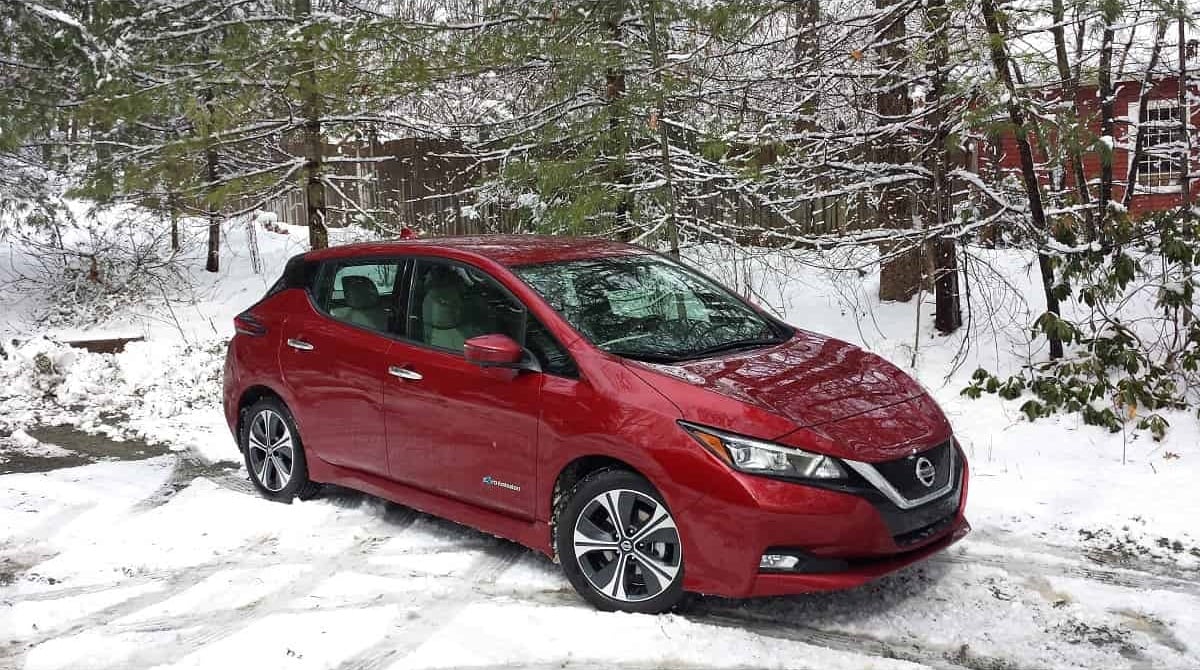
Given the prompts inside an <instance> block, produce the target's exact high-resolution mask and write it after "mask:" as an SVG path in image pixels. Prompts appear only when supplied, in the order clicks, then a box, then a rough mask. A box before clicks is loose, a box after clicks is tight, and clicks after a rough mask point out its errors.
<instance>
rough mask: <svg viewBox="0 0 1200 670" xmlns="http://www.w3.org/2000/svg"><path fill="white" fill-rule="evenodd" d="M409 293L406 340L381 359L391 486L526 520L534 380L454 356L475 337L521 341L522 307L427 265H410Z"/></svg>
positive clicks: (433, 263) (422, 261) (530, 497)
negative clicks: (385, 364)
mask: <svg viewBox="0 0 1200 670" xmlns="http://www.w3.org/2000/svg"><path fill="white" fill-rule="evenodd" d="M409 292H410V294H409V295H410V297H409V299H408V301H407V303H408V310H407V315H408V318H407V321H406V332H405V336H404V338H403V339H401V340H399V341H397V342H396V344H395V346H394V347H392V349H391V351H390V352H389V355H388V357H389V359H390V361H391V363H392V366H393V370H392V372H393V374H394V375H395V378H394V379H393V380H392V382H391V383H390V384H389V385H388V387H387V391H386V392H385V399H384V404H385V410H386V414H387V425H388V430H387V433H388V458H389V464H390V468H391V473H392V477H393V478H394V479H396V480H399V481H403V482H407V483H410V484H413V485H415V486H418V487H421V488H425V489H430V490H434V491H437V492H441V493H443V494H446V495H449V496H452V497H454V498H458V499H460V500H464V501H467V502H471V503H474V504H476V505H480V506H484V507H489V508H493V509H497V510H501V511H505V512H508V513H511V514H514V515H517V516H524V517H532V516H533V513H534V500H535V498H534V492H535V488H536V487H535V484H536V482H535V481H534V477H535V473H536V467H535V462H536V457H537V433H538V423H539V411H540V400H539V399H540V395H541V389H542V382H543V374H542V373H540V372H531V371H520V372H518V371H515V370H508V369H499V368H482V367H479V366H478V365H475V364H473V363H469V362H467V360H466V359H465V358H464V357H463V342H464V341H466V340H467V339H469V338H471V337H474V336H477V335H487V334H493V333H502V334H505V335H508V336H510V337H512V338H513V339H514V340H516V341H517V342H523V341H524V332H525V329H526V318H527V313H526V310H525V308H524V306H522V305H521V303H520V302H519V301H518V300H516V298H514V297H513V296H512V295H511V294H510V293H509V292H508V291H507V290H505V289H504V288H503V287H502V286H501V285H500V284H499V282H497V281H496V280H495V279H494V278H493V277H491V276H489V275H488V274H486V273H485V272H483V271H482V270H480V269H478V268H475V267H473V266H470V265H466V264H462V263H458V262H452V261H448V260H444V259H436V258H419V259H417V260H416V261H415V263H414V267H413V271H412V275H411V283H410V286H409Z"/></svg>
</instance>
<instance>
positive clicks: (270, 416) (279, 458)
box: [247, 409, 296, 493]
mask: <svg viewBox="0 0 1200 670" xmlns="http://www.w3.org/2000/svg"><path fill="white" fill-rule="evenodd" d="M247 448H248V455H249V459H248V460H249V464H250V468H251V469H252V470H253V471H254V476H255V477H256V478H257V479H258V482H259V483H260V484H262V486H263V488H265V489H266V490H268V491H271V492H272V493H276V492H279V491H282V490H283V488H284V487H285V486H287V485H288V482H289V481H291V479H292V467H293V466H294V465H295V457H296V451H295V446H294V441H293V440H292V432H291V431H290V430H288V426H287V423H286V422H285V421H284V420H283V417H282V416H280V415H279V414H278V413H277V412H275V411H274V410H270V409H264V410H262V411H260V412H259V413H258V414H255V415H254V419H253V420H252V421H251V422H250V444H249V446H248V447H247Z"/></svg>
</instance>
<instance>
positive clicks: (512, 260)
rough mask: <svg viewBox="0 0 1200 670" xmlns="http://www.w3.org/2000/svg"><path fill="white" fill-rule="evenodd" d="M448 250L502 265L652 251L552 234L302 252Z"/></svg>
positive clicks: (319, 255) (327, 255)
mask: <svg viewBox="0 0 1200 670" xmlns="http://www.w3.org/2000/svg"><path fill="white" fill-rule="evenodd" d="M445 251H449V252H451V253H453V252H459V253H460V254H461V253H464V252H465V253H467V254H471V255H475V256H479V257H482V258H487V259H490V260H492V261H495V262H497V263H500V264H501V265H508V266H517V265H534V264H538V263H553V262H558V261H570V260H582V259H586V258H608V257H612V256H630V255H638V254H648V253H651V252H650V251H649V250H647V249H645V248H644V247H639V246H637V245H633V244H625V243H623V242H613V241H611V240H604V239H600V238H596V237H566V236H555V235H471V236H457V237H427V238H422V239H409V240H394V241H385V242H362V243H358V244H347V245H343V246H336V247H329V248H327V249H320V250H317V251H312V252H309V253H308V254H305V258H307V259H310V260H316V261H320V260H326V259H334V258H346V257H352V256H360V255H361V256H380V255H387V254H422V253H424V254H431V255H443V254H442V253H439V252H445Z"/></svg>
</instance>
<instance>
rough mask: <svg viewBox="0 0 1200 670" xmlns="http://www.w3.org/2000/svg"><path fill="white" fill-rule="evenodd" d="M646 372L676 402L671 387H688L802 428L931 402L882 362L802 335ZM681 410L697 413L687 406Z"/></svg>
mask: <svg viewBox="0 0 1200 670" xmlns="http://www.w3.org/2000/svg"><path fill="white" fill-rule="evenodd" d="M641 365H642V366H644V367H646V368H649V369H651V370H653V371H655V372H656V373H658V374H656V375H646V376H644V378H645V379H646V381H647V382H649V383H650V384H651V385H652V386H654V387H655V388H657V389H658V390H659V391H660V392H663V393H664V394H666V395H667V396H668V397H672V396H674V395H675V394H674V393H672V388H671V387H673V386H675V384H676V383H677V381H683V382H686V383H687V384H689V385H691V386H694V387H701V388H703V389H706V390H709V391H712V392H715V393H718V394H720V395H723V396H726V397H728V398H730V399H733V400H737V401H740V402H743V403H748V404H750V405H753V406H755V407H757V408H760V409H762V410H765V411H767V412H770V413H772V414H775V415H777V416H779V417H782V418H785V419H787V420H789V422H790V423H791V424H792V425H793V426H794V427H796V428H806V427H810V426H819V425H822V424H827V423H830V422H834V421H840V420H842V419H846V418H848V417H852V416H856V415H859V414H865V413H867V412H873V411H876V410H880V409H883V408H886V407H890V406H893V405H898V404H900V403H904V402H907V401H909V400H913V399H914V398H919V397H921V396H924V395H925V391H924V389H923V388H922V387H921V385H920V384H918V383H917V382H915V381H913V379H912V378H911V377H909V376H908V375H907V374H905V373H904V372H903V371H901V370H900V369H899V368H897V367H896V366H894V365H892V364H891V363H888V362H887V361H885V360H884V359H882V358H880V357H879V356H876V355H875V354H872V353H870V352H868V351H864V350H863V349H861V348H859V347H856V346H854V345H852V344H849V343H847V342H843V341H841V340H837V339H834V338H831V337H826V336H823V335H818V334H816V333H810V332H807V331H803V330H797V331H796V333H795V335H794V336H793V337H792V338H791V339H789V340H788V341H787V342H784V343H782V344H779V345H777V346H773V347H769V348H765V349H757V350H754V351H748V352H743V353H737V354H732V355H729V356H725V357H721V358H708V359H703V360H697V361H687V362H683V363H676V364H671V365H658V364H641ZM677 404H678V402H677ZM686 404H690V403H683V405H686ZM681 409H683V410H684V414H685V415H688V414H691V412H688V411H687V409H686V408H685V407H683V406H682V405H681ZM685 418H692V417H685ZM697 419H698V417H697V418H693V420H697ZM771 437H774V436H771Z"/></svg>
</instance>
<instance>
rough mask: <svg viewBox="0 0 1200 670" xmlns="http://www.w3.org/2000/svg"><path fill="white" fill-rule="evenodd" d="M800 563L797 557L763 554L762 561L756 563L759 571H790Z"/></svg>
mask: <svg viewBox="0 0 1200 670" xmlns="http://www.w3.org/2000/svg"><path fill="white" fill-rule="evenodd" d="M799 562H800V558H799V557H797V556H788V555H786V554H763V557H762V560H760V561H759V562H758V567H759V569H760V570H791V569H792V568H794V567H796V564H797V563H799Z"/></svg>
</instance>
